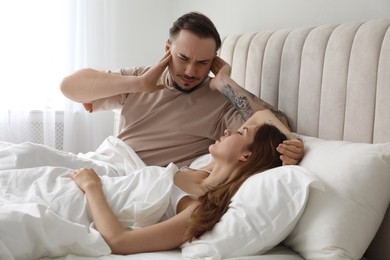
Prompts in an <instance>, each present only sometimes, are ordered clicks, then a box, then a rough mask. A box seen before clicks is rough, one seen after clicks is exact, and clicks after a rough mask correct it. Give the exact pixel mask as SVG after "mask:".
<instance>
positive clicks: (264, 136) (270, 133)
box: [185, 124, 287, 241]
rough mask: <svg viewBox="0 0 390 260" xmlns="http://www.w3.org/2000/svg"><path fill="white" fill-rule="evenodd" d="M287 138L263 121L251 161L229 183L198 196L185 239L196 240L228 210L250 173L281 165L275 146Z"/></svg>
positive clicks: (211, 227) (255, 139) (253, 144)
mask: <svg viewBox="0 0 390 260" xmlns="http://www.w3.org/2000/svg"><path fill="white" fill-rule="evenodd" d="M286 139H287V137H286V135H285V134H283V133H282V132H281V131H280V130H279V129H278V128H277V127H275V126H274V125H270V124H264V125H262V126H260V127H259V128H258V130H257V131H256V134H255V138H254V141H253V143H252V144H250V145H248V150H249V151H251V156H250V157H249V158H248V160H247V161H246V162H245V163H244V164H243V165H242V166H241V167H239V168H238V169H237V170H236V171H235V172H233V173H232V175H231V177H230V178H228V179H227V181H226V182H224V183H222V184H220V185H218V186H216V187H214V188H212V189H211V190H209V191H208V192H206V193H205V194H204V195H202V196H200V197H199V198H198V201H199V202H200V203H199V205H198V206H197V207H196V208H195V210H194V211H193V212H192V215H191V220H190V223H189V226H188V228H187V230H186V234H185V239H186V241H193V240H194V239H197V238H199V237H200V236H201V235H203V234H204V233H205V232H207V231H210V230H211V229H213V227H214V226H215V224H217V222H218V221H219V220H220V219H221V217H222V216H223V214H225V212H226V211H227V210H228V208H229V204H230V201H231V199H232V197H233V196H234V194H235V193H236V192H237V190H238V189H239V188H240V186H241V185H242V184H243V183H244V182H245V181H246V180H247V179H248V178H249V177H250V176H252V175H254V174H256V173H260V172H263V171H265V170H268V169H271V168H275V167H278V166H281V165H282V161H281V159H280V153H279V152H277V151H276V147H277V146H278V145H279V144H280V143H282V142H283V141H284V140H286Z"/></svg>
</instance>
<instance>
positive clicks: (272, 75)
mask: <svg viewBox="0 0 390 260" xmlns="http://www.w3.org/2000/svg"><path fill="white" fill-rule="evenodd" d="M389 26H390V19H378V20H372V21H368V22H353V23H346V24H341V25H323V26H318V27H307V28H298V29H285V30H277V31H264V32H257V33H245V34H242V35H229V36H227V37H226V38H225V39H224V41H223V45H222V48H221V51H220V56H221V57H222V58H223V59H225V60H226V61H227V62H229V63H230V64H231V65H232V77H233V78H234V79H235V80H236V81H237V82H238V83H239V84H240V85H241V86H244V87H245V88H246V89H248V90H250V91H251V92H252V93H253V94H255V95H258V96H259V97H261V98H262V99H263V100H265V101H267V102H269V103H271V104H272V105H274V106H277V107H278V108H279V109H281V110H282V111H284V112H285V113H286V114H287V116H288V118H289V122H290V125H291V127H292V129H293V130H294V131H295V132H297V133H299V134H304V135H309V136H316V137H320V138H323V139H332V140H345V141H353V142H366V143H379V142H390V116H389V112H390V29H389ZM389 242H390V212H389V210H388V212H387V215H386V217H385V220H384V222H383V223H382V226H381V228H380V230H379V232H378V234H377V236H376V238H375V239H374V242H373V243H372V244H371V246H370V248H369V249H368V251H367V252H366V255H367V256H368V257H370V258H372V259H390V244H389Z"/></svg>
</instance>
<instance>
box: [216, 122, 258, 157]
mask: <svg viewBox="0 0 390 260" xmlns="http://www.w3.org/2000/svg"><path fill="white" fill-rule="evenodd" d="M257 128H258V126H257V125H247V126H245V127H242V128H240V129H239V130H238V131H232V130H229V129H226V130H225V131H224V135H223V136H221V138H220V139H219V140H217V141H216V142H215V144H213V145H211V146H210V147H209V151H210V153H211V155H212V156H213V158H214V159H215V160H217V159H223V160H225V161H230V162H231V161H232V160H235V161H239V160H244V159H245V158H247V156H249V155H250V151H249V150H248V145H250V144H251V143H253V140H254V136H255V134H256V131H257Z"/></svg>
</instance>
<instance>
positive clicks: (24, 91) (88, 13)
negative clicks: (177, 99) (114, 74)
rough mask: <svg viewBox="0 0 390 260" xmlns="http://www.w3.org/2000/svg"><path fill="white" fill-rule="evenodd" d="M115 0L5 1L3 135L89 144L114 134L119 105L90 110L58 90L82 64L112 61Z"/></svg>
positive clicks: (1, 12)
mask: <svg viewBox="0 0 390 260" xmlns="http://www.w3.org/2000/svg"><path fill="white" fill-rule="evenodd" d="M108 2H109V1H105V0H100V1H96V0H95V1H84V0H81V1H80V0H34V1H31V0H12V1H11V0H10V1H1V3H0V34H1V37H2V41H1V43H0V141H7V142H13V143H19V142H25V141H32V142H38V143H43V144H46V145H49V146H52V147H56V148H59V149H63V150H65V151H69V152H86V151H91V150H93V149H95V148H96V147H97V146H98V145H99V144H100V142H101V141H102V140H103V139H104V138H105V137H106V136H108V135H110V134H113V129H114V122H113V120H114V115H113V112H111V111H109V112H104V113H103V112H102V113H96V114H88V113H86V112H85V111H84V109H83V107H82V106H81V105H80V104H76V103H73V102H71V101H69V100H67V99H66V98H65V97H63V95H62V94H61V92H60V90H59V85H60V82H61V80H62V79H63V78H64V77H65V76H66V75H68V74H70V73H72V72H73V71H75V70H77V69H79V68H82V67H94V68H98V69H104V68H106V67H107V66H108V57H109V50H108V48H109V46H107V41H106V39H107V37H106V36H107V29H106V28H107V24H109V23H110V21H109V19H108V16H107V14H106V12H107V11H106V10H107V3H108Z"/></svg>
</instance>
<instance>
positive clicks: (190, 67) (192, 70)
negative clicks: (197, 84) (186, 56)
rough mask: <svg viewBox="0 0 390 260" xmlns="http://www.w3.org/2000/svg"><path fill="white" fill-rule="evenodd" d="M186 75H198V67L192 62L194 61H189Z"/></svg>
mask: <svg viewBox="0 0 390 260" xmlns="http://www.w3.org/2000/svg"><path fill="white" fill-rule="evenodd" d="M185 73H186V75H187V76H189V77H193V76H195V75H196V68H195V65H194V64H192V63H188V64H187V66H186V71H185Z"/></svg>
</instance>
